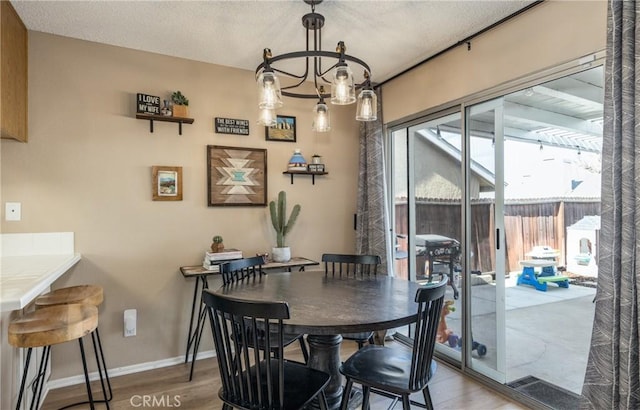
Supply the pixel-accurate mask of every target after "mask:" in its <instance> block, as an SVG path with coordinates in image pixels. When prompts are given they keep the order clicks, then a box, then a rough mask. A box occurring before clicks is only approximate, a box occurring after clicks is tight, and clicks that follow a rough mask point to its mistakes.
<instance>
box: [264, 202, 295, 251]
mask: <svg viewBox="0 0 640 410" xmlns="http://www.w3.org/2000/svg"><path fill="white" fill-rule="evenodd" d="M269 213H270V214H271V224H272V225H273V229H274V230H275V231H276V244H277V247H275V248H273V249H272V252H273V260H274V261H275V262H288V261H289V260H290V259H291V249H290V248H289V247H288V246H286V245H285V243H286V237H287V234H288V233H289V232H291V228H293V225H294V224H295V223H296V220H297V219H298V215H299V214H300V205H299V204H296V205H294V206H293V209H292V210H291V214H290V215H289V217H288V218H287V194H286V192H284V191H280V192H279V193H278V200H277V202H276V201H271V202H269Z"/></svg>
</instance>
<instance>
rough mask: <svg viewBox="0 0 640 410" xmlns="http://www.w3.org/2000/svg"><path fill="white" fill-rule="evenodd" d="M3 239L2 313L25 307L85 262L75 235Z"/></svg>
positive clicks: (0, 266) (0, 268)
mask: <svg viewBox="0 0 640 410" xmlns="http://www.w3.org/2000/svg"><path fill="white" fill-rule="evenodd" d="M1 236H2V248H1V250H2V253H1V256H0V312H6V311H11V310H14V309H22V308H24V307H25V306H27V305H28V304H29V303H30V302H31V301H32V300H33V299H35V298H36V297H37V296H38V295H40V294H41V293H43V292H45V291H47V290H48V289H49V287H50V286H51V284H52V283H53V282H54V281H56V280H57V279H58V278H60V277H61V276H62V275H64V274H65V273H66V272H67V271H68V270H69V269H70V268H71V267H72V266H74V265H75V264H76V263H78V262H79V261H80V259H81V255H80V254H79V253H76V252H74V248H73V247H74V245H73V242H74V240H73V232H55V233H45V234H3V235H1Z"/></svg>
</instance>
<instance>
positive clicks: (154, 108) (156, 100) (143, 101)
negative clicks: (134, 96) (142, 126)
mask: <svg viewBox="0 0 640 410" xmlns="http://www.w3.org/2000/svg"><path fill="white" fill-rule="evenodd" d="M136 110H137V112H138V113H143V114H160V97H156V96H155V95H149V94H142V93H138V103H137V104H136Z"/></svg>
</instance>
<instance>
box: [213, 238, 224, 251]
mask: <svg viewBox="0 0 640 410" xmlns="http://www.w3.org/2000/svg"><path fill="white" fill-rule="evenodd" d="M223 242H224V240H223V239H222V236H220V235H216V236H214V237H213V243H212V244H211V251H212V252H222V251H224V243H223Z"/></svg>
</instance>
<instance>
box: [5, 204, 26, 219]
mask: <svg viewBox="0 0 640 410" xmlns="http://www.w3.org/2000/svg"><path fill="white" fill-rule="evenodd" d="M4 219H5V220H6V221H19V220H20V219H22V206H21V204H20V202H6V203H5V207H4Z"/></svg>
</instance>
